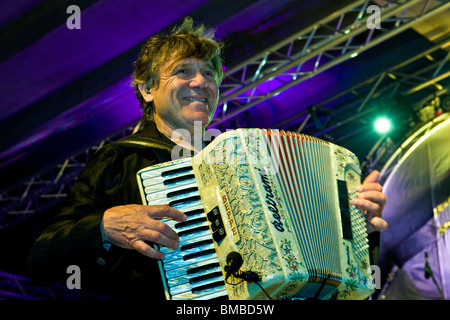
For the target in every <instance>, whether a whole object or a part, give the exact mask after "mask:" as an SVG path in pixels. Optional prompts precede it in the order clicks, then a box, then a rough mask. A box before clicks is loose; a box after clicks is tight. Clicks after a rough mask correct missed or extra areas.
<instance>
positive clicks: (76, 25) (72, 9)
mask: <svg viewBox="0 0 450 320" xmlns="http://www.w3.org/2000/svg"><path fill="white" fill-rule="evenodd" d="M66 13H68V14H70V16H69V17H68V18H67V20H66V26H67V28H68V29H69V30H73V29H81V9H80V7H79V6H77V5H70V6H68V7H67V9H66Z"/></svg>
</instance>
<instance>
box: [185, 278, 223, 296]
mask: <svg viewBox="0 0 450 320" xmlns="http://www.w3.org/2000/svg"><path fill="white" fill-rule="evenodd" d="M224 283H225V281H223V280H222V281H217V282H213V283H208V284H205V285H203V286H198V287H195V288H193V289H192V293H193V294H198V293H201V292H202V291H207V290H210V289H213V288H216V287H220V286H223V285H224Z"/></svg>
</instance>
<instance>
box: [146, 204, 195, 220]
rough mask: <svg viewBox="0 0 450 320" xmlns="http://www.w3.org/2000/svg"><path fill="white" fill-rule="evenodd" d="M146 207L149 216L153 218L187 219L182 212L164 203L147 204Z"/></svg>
mask: <svg viewBox="0 0 450 320" xmlns="http://www.w3.org/2000/svg"><path fill="white" fill-rule="evenodd" d="M147 209H148V215H149V217H150V218H153V219H162V218H169V219H174V220H177V221H186V220H187V216H186V215H185V214H184V213H183V212H181V211H180V210H177V209H174V208H172V207H169V206H168V205H165V204H162V205H152V206H147Z"/></svg>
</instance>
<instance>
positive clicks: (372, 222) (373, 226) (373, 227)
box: [367, 215, 388, 233]
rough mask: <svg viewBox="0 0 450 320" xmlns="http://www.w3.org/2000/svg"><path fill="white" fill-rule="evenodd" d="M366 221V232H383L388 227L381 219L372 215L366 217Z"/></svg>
mask: <svg viewBox="0 0 450 320" xmlns="http://www.w3.org/2000/svg"><path fill="white" fill-rule="evenodd" d="M367 221H368V223H369V224H368V232H369V233H370V232H372V231H383V230H386V229H387V227H388V223H387V222H386V221H385V220H383V219H381V218H380V217H377V216H374V215H368V216H367Z"/></svg>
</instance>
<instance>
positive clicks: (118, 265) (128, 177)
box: [29, 19, 386, 299]
mask: <svg viewBox="0 0 450 320" xmlns="http://www.w3.org/2000/svg"><path fill="white" fill-rule="evenodd" d="M220 50H221V45H220V44H219V43H217V42H216V41H214V40H212V33H207V30H205V28H204V27H203V26H200V27H198V28H194V27H193V23H192V20H191V19H186V20H185V22H184V23H183V24H182V25H181V26H180V27H179V28H178V29H176V30H174V32H173V33H172V34H171V35H158V36H155V37H152V38H150V39H149V40H148V41H147V42H146V43H145V44H144V46H143V48H142V50H141V52H140V54H139V57H138V59H137V61H136V69H135V72H134V74H133V83H132V84H133V86H134V88H135V91H136V95H137V97H138V99H139V100H140V103H141V106H142V108H143V118H142V123H143V129H142V131H140V132H138V133H136V134H135V135H133V136H131V138H125V139H122V140H121V141H118V142H115V143H112V144H110V145H107V146H104V147H103V148H101V149H100V150H99V151H98V152H97V153H96V155H95V156H94V157H93V159H92V160H91V161H90V162H89V164H88V165H87V166H86V168H85V169H84V170H83V172H82V173H81V174H80V176H79V178H78V179H77V182H76V183H75V184H74V185H73V187H72V189H71V192H70V193H69V195H68V198H67V202H66V205H65V206H64V208H63V209H62V212H61V213H60V214H59V215H58V216H57V217H55V219H54V221H52V224H51V225H50V226H49V227H48V228H47V229H46V230H44V232H43V233H42V235H41V236H40V237H39V238H38V239H37V241H36V245H35V246H34V248H33V249H32V251H31V253H30V256H29V266H30V278H31V279H32V280H35V281H36V283H39V284H42V285H46V284H49V283H52V282H55V281H65V279H67V277H68V274H67V268H68V267H69V266H70V265H77V266H79V267H80V269H81V282H82V284H81V288H83V289H95V290H98V291H100V292H102V293H105V294H108V295H111V296H118V297H127V298H133V297H141V298H146V299H148V298H155V299H163V298H164V291H163V289H162V286H161V279H160V273H159V271H158V267H157V264H156V263H155V261H156V260H155V259H164V254H163V253H162V252H160V251H158V250H156V249H155V248H153V246H152V244H157V245H160V246H164V247H169V248H177V247H178V236H177V234H176V233H175V232H174V231H173V230H172V229H171V228H170V227H168V226H167V225H166V224H165V223H163V222H161V221H160V219H161V218H164V217H166V218H171V219H176V220H179V221H185V220H186V219H187V218H186V216H185V215H184V214H183V213H182V212H180V211H178V210H176V209H173V208H171V207H169V206H166V205H157V206H144V205H142V204H141V203H142V202H141V198H140V194H139V190H138V186H137V182H136V173H137V171H139V170H140V169H142V168H145V167H147V166H150V165H153V164H157V163H161V162H165V161H170V160H171V153H172V150H173V149H174V146H176V145H179V146H181V147H183V148H185V149H186V150H190V151H199V150H198V147H196V146H195V144H190V143H189V141H192V140H191V139H185V138H186V135H190V136H193V135H194V134H195V133H196V131H198V130H195V127H194V123H199V122H200V123H201V124H202V128H203V130H204V129H205V128H206V126H207V125H208V124H209V123H210V121H211V119H212V117H213V115H214V111H215V109H216V106H217V103H218V95H219V90H218V86H219V83H220V82H221V80H222V76H223V72H222V64H221V58H220ZM180 129H183V130H180ZM200 131H202V130H200ZM175 133H182V135H180V134H175ZM183 133H184V136H183ZM194 140H195V139H194ZM136 141H137V142H138V143H135V142H136ZM378 175H379V174H378V173H377V172H374V173H372V174H371V175H369V177H368V178H367V179H366V181H365V183H364V184H363V185H362V186H361V188H360V190H359V191H360V194H359V198H358V199H357V201H356V202H355V205H357V206H359V207H361V208H362V209H364V210H367V212H368V215H370V216H373V217H374V218H373V219H372V225H371V227H370V228H371V229H373V230H375V231H380V230H382V229H384V228H385V227H386V223H385V222H384V221H383V220H382V219H381V211H382V208H383V206H384V203H385V201H386V198H385V195H384V194H383V193H382V192H381V186H380V185H379V184H378V183H377V181H378ZM373 230H371V231H373Z"/></svg>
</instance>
